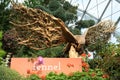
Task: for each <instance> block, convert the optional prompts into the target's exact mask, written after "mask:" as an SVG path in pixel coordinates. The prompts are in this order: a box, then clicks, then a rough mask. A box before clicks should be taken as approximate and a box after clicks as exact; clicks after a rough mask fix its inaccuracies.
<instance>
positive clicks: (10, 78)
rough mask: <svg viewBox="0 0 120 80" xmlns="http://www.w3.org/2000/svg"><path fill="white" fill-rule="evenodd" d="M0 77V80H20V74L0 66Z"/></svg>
mask: <svg viewBox="0 0 120 80" xmlns="http://www.w3.org/2000/svg"><path fill="white" fill-rule="evenodd" d="M0 79H1V80H22V77H21V75H19V74H18V73H17V72H16V71H14V70H11V69H10V68H8V67H5V66H0Z"/></svg>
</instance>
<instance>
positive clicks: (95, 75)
mask: <svg viewBox="0 0 120 80" xmlns="http://www.w3.org/2000/svg"><path fill="white" fill-rule="evenodd" d="M106 76H107V75H106V74H104V73H103V72H102V71H101V70H99V69H96V70H90V71H89V72H73V73H70V74H69V75H66V74H64V73H60V74H56V73H54V72H50V73H49V74H48V75H46V76H45V80H108V76H107V77H106Z"/></svg>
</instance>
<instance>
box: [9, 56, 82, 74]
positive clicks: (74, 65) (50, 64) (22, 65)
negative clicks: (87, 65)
mask: <svg viewBox="0 0 120 80" xmlns="http://www.w3.org/2000/svg"><path fill="white" fill-rule="evenodd" d="M10 67H11V68H12V69H14V70H16V71H18V72H19V73H20V74H22V75H25V76H27V75H29V74H37V75H39V76H41V75H46V74H48V73H49V72H55V73H58V74H59V73H62V72H63V73H65V74H67V75H68V74H70V73H71V72H76V71H80V72H81V71H82V63H81V58H43V60H42V63H39V64H38V59H35V58H12V59H11V66H10Z"/></svg>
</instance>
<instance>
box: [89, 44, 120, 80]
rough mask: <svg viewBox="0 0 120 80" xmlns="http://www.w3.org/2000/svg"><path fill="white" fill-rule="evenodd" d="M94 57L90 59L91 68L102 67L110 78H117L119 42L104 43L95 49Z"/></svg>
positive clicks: (119, 62) (119, 52)
mask: <svg viewBox="0 0 120 80" xmlns="http://www.w3.org/2000/svg"><path fill="white" fill-rule="evenodd" d="M94 57H95V58H94V59H93V60H90V61H89V63H90V66H91V68H100V69H103V70H104V71H105V72H106V73H108V74H109V76H110V79H111V80H119V75H120V73H119V71H120V68H119V66H120V58H119V57H120V47H119V44H118V45H116V44H112V43H108V44H104V45H102V47H101V48H99V49H97V50H96V54H95V55H94Z"/></svg>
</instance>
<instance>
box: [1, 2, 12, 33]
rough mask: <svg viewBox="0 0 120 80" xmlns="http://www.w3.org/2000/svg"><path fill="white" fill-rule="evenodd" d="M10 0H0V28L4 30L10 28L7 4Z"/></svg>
mask: <svg viewBox="0 0 120 80" xmlns="http://www.w3.org/2000/svg"><path fill="white" fill-rule="evenodd" d="M9 3H10V0H1V1H0V30H3V31H6V30H8V29H9V28H10V24H9V20H10V9H8V5H9Z"/></svg>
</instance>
